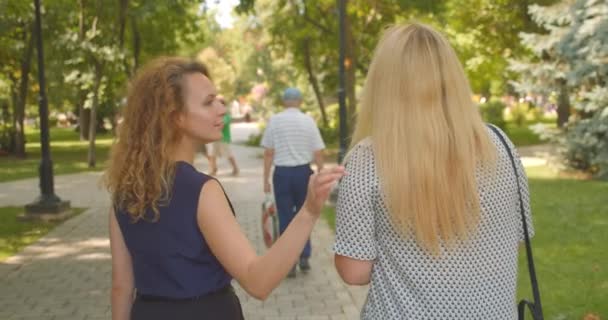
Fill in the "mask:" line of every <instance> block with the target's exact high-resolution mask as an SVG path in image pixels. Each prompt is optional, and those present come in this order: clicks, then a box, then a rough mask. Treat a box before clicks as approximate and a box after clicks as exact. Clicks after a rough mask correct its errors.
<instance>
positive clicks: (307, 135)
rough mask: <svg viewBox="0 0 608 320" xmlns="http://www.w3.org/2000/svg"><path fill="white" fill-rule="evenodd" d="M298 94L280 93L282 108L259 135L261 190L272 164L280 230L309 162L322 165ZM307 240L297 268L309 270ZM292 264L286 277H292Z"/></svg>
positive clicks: (301, 191) (302, 192)
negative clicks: (261, 169)
mask: <svg viewBox="0 0 608 320" xmlns="http://www.w3.org/2000/svg"><path fill="white" fill-rule="evenodd" d="M301 103H302V94H301V93H300V91H299V90H298V89H296V88H288V89H287V90H285V92H284V93H283V104H284V105H285V110H284V111H283V112H280V113H278V114H275V115H274V116H272V117H271V118H270V120H269V121H268V124H267V126H266V130H265V131H264V135H263V137H262V142H261V145H262V147H264V148H265V150H264V192H265V193H270V191H271V187H270V170H271V168H272V166H273V165H274V173H273V176H272V184H273V186H274V197H275V203H276V206H277V210H278V212H279V231H280V232H281V233H283V231H285V229H287V226H288V225H289V223H290V222H291V220H292V219H293V217H294V216H295V214H296V213H297V212H298V211H299V210H300V208H301V207H302V205H303V204H304V200H305V199H306V191H307V190H308V179H309V178H310V175H311V174H312V172H313V171H312V169H311V168H310V164H311V162H313V161H314V162H315V164H316V166H317V170H321V169H322V168H323V149H325V144H324V143H323V139H322V138H321V133H320V132H319V128H317V125H316V124H315V121H314V120H313V119H312V118H311V117H310V116H308V115H306V114H304V113H303V112H302V111H300V105H301ZM310 254H311V247H310V240H309V241H308V242H307V243H306V246H305V247H304V250H303V251H302V254H301V255H300V263H299V265H300V270H302V271H304V272H306V271H308V270H310V264H309V262H308V259H309V257H310ZM295 275H296V267H295V266H294V267H293V269H292V270H291V272H290V273H289V277H295Z"/></svg>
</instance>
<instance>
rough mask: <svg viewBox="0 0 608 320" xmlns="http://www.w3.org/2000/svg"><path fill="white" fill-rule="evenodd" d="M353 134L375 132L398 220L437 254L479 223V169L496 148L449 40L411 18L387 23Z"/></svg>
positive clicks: (373, 136) (380, 167)
mask: <svg viewBox="0 0 608 320" xmlns="http://www.w3.org/2000/svg"><path fill="white" fill-rule="evenodd" d="M357 119H358V120H357V124H356V128H355V131H354V135H353V138H352V145H351V147H354V146H355V145H356V144H358V143H359V142H360V141H361V140H363V139H365V138H367V137H370V138H371V139H372V141H373V150H374V155H375V158H376V164H377V169H378V173H379V176H380V180H381V188H382V192H383V195H384V196H385V202H386V204H387V206H388V208H389V211H390V216H391V218H392V219H391V220H392V222H393V225H394V226H395V227H396V228H397V229H398V230H399V231H405V230H413V232H414V233H415V236H416V239H417V241H418V242H419V243H420V244H421V245H422V246H423V247H425V248H426V249H428V250H429V251H430V252H432V253H434V254H438V253H439V248H440V245H441V243H444V244H449V243H450V242H451V241H452V240H454V239H457V238H458V239H465V238H467V237H468V236H469V235H470V233H471V232H472V230H474V229H475V227H476V226H477V225H478V223H479V211H480V206H479V195H478V190H477V182H476V178H475V171H476V168H477V167H478V166H479V165H482V167H485V168H488V167H491V166H492V165H493V164H494V163H495V158H496V149H495V147H494V145H493V143H492V142H491V140H490V137H489V136H488V133H487V131H486V128H485V125H484V123H483V121H482V119H481V116H480V115H479V111H478V110H477V108H476V107H475V105H474V103H473V101H472V93H471V89H470V87H469V84H468V81H467V79H466V76H465V74H464V71H463V69H462V66H461V65H460V62H459V61H458V57H457V56H456V54H455V52H454V50H453V49H452V47H451V46H450V45H449V43H448V41H447V40H446V39H445V38H444V37H443V36H442V35H441V34H439V33H438V32H437V31H435V30H433V29H432V28H430V27H428V26H425V25H422V24H418V23H413V24H409V25H402V26H395V27H392V28H390V29H388V30H387V31H386V32H385V34H384V36H383V37H382V39H381V40H380V43H379V44H378V46H377V48H376V51H375V53H374V57H373V60H372V62H371V66H370V68H369V72H368V74H367V79H366V82H365V86H364V88H363V93H362V98H361V109H360V112H359V115H358V117H357Z"/></svg>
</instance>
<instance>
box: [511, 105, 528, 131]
mask: <svg viewBox="0 0 608 320" xmlns="http://www.w3.org/2000/svg"><path fill="white" fill-rule="evenodd" d="M529 110H530V105H529V104H528V103H527V102H523V103H517V104H515V105H513V106H512V107H511V108H510V109H509V114H510V116H511V121H513V122H514V123H515V125H517V126H518V127H521V126H523V125H524V123H526V117H527V116H528V111H529Z"/></svg>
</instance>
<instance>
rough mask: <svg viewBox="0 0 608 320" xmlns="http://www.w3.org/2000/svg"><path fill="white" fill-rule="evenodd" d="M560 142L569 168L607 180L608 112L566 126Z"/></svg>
mask: <svg viewBox="0 0 608 320" xmlns="http://www.w3.org/2000/svg"><path fill="white" fill-rule="evenodd" d="M606 110H608V109H606ZM561 142H562V145H563V146H564V151H563V155H564V158H565V161H566V164H567V165H568V166H569V167H571V168H574V169H577V170H582V171H585V172H588V173H590V174H592V175H594V176H595V177H598V178H601V179H606V180H608V112H603V113H602V112H596V114H595V115H594V116H593V117H592V118H589V119H583V120H579V121H577V122H574V123H571V124H568V126H567V128H566V132H565V134H564V135H563V136H562V137H561Z"/></svg>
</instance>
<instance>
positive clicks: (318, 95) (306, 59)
mask: <svg viewBox="0 0 608 320" xmlns="http://www.w3.org/2000/svg"><path fill="white" fill-rule="evenodd" d="M310 58H311V57H310V40H309V39H306V40H304V66H305V67H306V72H307V73H308V81H309V82H310V84H311V85H312V89H313V90H314V92H315V97H316V98H317V103H318V104H319V109H320V110H321V119H322V120H323V126H324V127H327V126H328V122H327V113H326V112H325V104H324V103H323V97H322V96H321V90H320V89H319V81H318V80H317V77H316V76H315V73H314V72H313V70H312V62H311V61H310Z"/></svg>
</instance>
